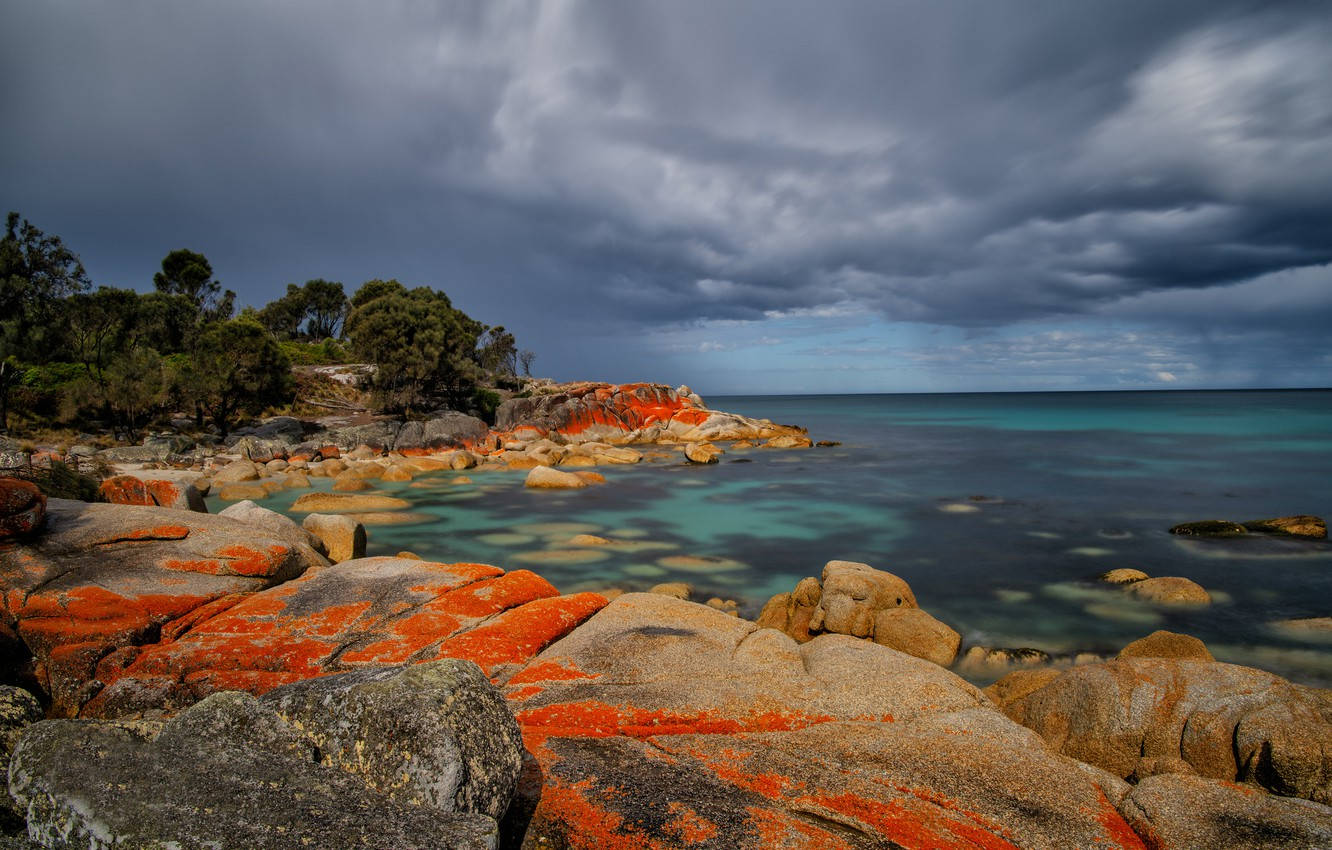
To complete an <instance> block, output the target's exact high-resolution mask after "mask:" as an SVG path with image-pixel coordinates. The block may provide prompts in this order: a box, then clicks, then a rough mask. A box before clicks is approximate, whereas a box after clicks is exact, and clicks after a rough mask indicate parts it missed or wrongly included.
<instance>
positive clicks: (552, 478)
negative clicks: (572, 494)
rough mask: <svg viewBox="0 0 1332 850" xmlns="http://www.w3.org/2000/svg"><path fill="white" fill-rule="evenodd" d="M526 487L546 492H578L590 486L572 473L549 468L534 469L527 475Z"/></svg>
mask: <svg viewBox="0 0 1332 850" xmlns="http://www.w3.org/2000/svg"><path fill="white" fill-rule="evenodd" d="M524 484H525V486H527V487H532V488H537V489H545V490H577V489H580V488H582V487H586V486H588V483H587V481H585V480H583V479H582V478H580V477H579V476H577V475H575V474H574V473H572V472H561V471H559V470H558V469H552V468H550V467H548V466H537V467H533V468H532V471H531V472H529V473H527V481H526V482H524Z"/></svg>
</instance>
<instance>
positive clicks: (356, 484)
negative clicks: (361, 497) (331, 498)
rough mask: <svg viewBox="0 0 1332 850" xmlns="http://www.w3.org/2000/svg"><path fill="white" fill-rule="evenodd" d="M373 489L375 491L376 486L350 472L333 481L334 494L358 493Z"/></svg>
mask: <svg viewBox="0 0 1332 850" xmlns="http://www.w3.org/2000/svg"><path fill="white" fill-rule="evenodd" d="M373 489H375V485H373V484H371V483H370V482H369V481H367V480H366V479H365V478H364V477H363V476H360V475H357V474H355V472H352V471H350V470H349V471H347V472H344V473H342V474H341V475H339V476H338V477H337V478H334V479H333V492H335V493H356V492H359V491H362V490H373Z"/></svg>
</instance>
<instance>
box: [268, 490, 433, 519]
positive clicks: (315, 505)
mask: <svg viewBox="0 0 1332 850" xmlns="http://www.w3.org/2000/svg"><path fill="white" fill-rule="evenodd" d="M411 506H412V505H411V502H408V501H407V500H406V499H399V498H397V497H396V496H379V495H369V494H361V493H306V494H305V495H303V496H301V497H300V498H298V499H297V500H296V501H295V503H293V504H292V506H291V511H292V513H298V514H300V513H312V512H314V513H321V514H341V513H358V512H360V511H398V510H403V509H405V508H410V507H411Z"/></svg>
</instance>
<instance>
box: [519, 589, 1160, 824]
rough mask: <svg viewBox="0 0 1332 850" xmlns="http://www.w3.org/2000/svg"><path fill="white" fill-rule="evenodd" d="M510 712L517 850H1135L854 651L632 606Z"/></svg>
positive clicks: (880, 661)
mask: <svg viewBox="0 0 1332 850" xmlns="http://www.w3.org/2000/svg"><path fill="white" fill-rule="evenodd" d="M608 647H614V650H613V651H607V648H608ZM505 692H506V694H507V696H508V698H509V701H510V705H511V706H512V707H513V709H514V712H515V716H516V717H517V719H518V723H519V726H520V727H521V728H522V729H523V735H524V739H525V741H526V743H527V746H528V749H529V751H530V752H531V753H532V754H533V756H534V757H535V759H536V761H537V764H538V766H539V768H540V770H539V773H538V772H535V771H534V774H533V775H534V777H539V787H538V785H537V783H536V782H534V783H533V786H532V787H531V788H530V789H528V790H526V793H525V792H524V790H523V789H522V788H521V786H520V792H519V798H518V799H516V800H515V802H514V804H513V806H512V808H511V815H510V819H509V822H508V823H509V826H510V827H511V828H515V829H521V830H523V831H525V840H524V846H528V847H540V846H552V847H567V846H587V847H594V846H605V847H613V846H626V847H628V846H633V847H654V848H661V850H666V848H686V847H699V846H717V847H727V848H740V849H741V850H757V848H765V850H766V848H774V847H855V848H865V849H866V850H868V848H878V847H893V846H901V847H962V846H973V847H976V846H979V847H985V846H993V847H1004V846H1012V845H1011V843H1010V842H1014V841H1019V842H1020V844H1021V846H1023V847H1031V848H1064V847H1092V846H1106V847H1135V848H1136V847H1141V843H1140V841H1139V840H1138V838H1137V836H1135V835H1133V833H1132V832H1131V831H1129V830H1128V827H1127V825H1126V824H1124V822H1123V820H1122V819H1121V818H1120V817H1119V815H1118V813H1117V812H1116V811H1115V809H1114V807H1113V805H1112V804H1111V803H1110V802H1109V801H1108V800H1107V799H1106V797H1105V794H1104V792H1103V791H1102V790H1101V787H1100V785H1098V784H1097V782H1096V780H1095V778H1094V777H1093V776H1092V774H1090V773H1088V772H1085V771H1084V770H1083V769H1081V768H1079V767H1078V766H1077V765H1076V763H1074V762H1072V761H1070V760H1067V759H1063V758H1060V757H1057V756H1055V755H1053V754H1052V753H1051V752H1050V751H1049V750H1048V749H1047V748H1046V747H1045V746H1044V745H1043V744H1042V742H1041V741H1040V739H1039V738H1037V737H1036V736H1034V735H1032V734H1030V733H1029V732H1027V731H1026V730H1023V729H1021V728H1020V727H1018V726H1016V725H1015V724H1013V723H1011V722H1010V721H1008V720H1007V719H1006V718H1004V717H1003V716H1002V715H1001V714H999V713H998V712H997V711H995V710H994V709H993V708H991V707H990V706H989V703H988V701H987V700H986V699H985V698H984V697H983V696H982V695H981V694H980V693H979V692H978V691H977V690H976V689H975V688H973V687H972V686H970V685H968V684H966V683H965V682H964V681H962V680H961V679H959V678H957V677H956V676H954V675H953V674H951V673H949V672H948V671H946V670H944V669H942V668H940V667H939V666H937V665H934V664H931V663H929V662H926V661H923V660H921V659H916V658H912V657H911V656H909V655H906V654H904V653H900V652H896V651H894V650H891V649H888V648H887V647H883V646H877V645H875V644H873V643H870V642H867V641H861V640H855V639H853V638H850V637H847V636H842V635H823V636H819V637H816V638H815V639H813V640H811V641H810V642H808V643H805V644H797V643H795V642H794V641H793V640H791V639H790V638H788V637H786V636H785V635H782V634H780V633H778V632H776V631H773V630H771V629H759V628H757V627H756V626H755V625H754V624H752V623H747V622H745V621H743V620H738V619H736V618H734V617H730V616H727V615H726V614H723V613H721V612H719V611H714V610H712V609H710V608H707V607H705V606H702V605H695V604H692V603H688V602H682V601H679V600H675V599H671V598H669V597H665V596H660V595H656V594H641V593H627V594H625V595H623V596H621V597H619V598H618V599H616V600H615V601H614V602H612V603H611V604H610V605H609V606H607V607H606V608H605V609H603V610H602V611H601V612H600V613H598V614H597V615H596V616H594V617H593V618H592V619H590V620H588V621H587V622H586V623H585V624H583V626H581V627H580V628H578V629H576V630H575V631H574V632H572V633H571V634H570V635H569V636H568V637H566V638H565V639H563V640H561V641H560V642H558V643H556V644H554V645H553V646H551V647H550V648H548V649H547V650H546V651H545V652H543V653H542V654H541V655H540V656H538V657H537V658H536V659H534V660H533V661H532V662H531V663H530V664H529V665H528V666H527V667H526V668H525V669H523V670H521V671H519V672H518V673H516V674H514V675H513V676H512V677H511V678H510V679H509V682H508V685H507V687H506V689H505ZM1017 837H1020V839H1019V838H1017Z"/></svg>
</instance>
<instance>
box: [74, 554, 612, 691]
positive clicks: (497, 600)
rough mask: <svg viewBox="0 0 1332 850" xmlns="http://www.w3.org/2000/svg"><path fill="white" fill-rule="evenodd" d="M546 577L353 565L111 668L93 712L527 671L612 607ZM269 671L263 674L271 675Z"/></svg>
mask: <svg viewBox="0 0 1332 850" xmlns="http://www.w3.org/2000/svg"><path fill="white" fill-rule="evenodd" d="M555 593H556V590H555V588H554V587H553V586H552V585H551V584H550V583H549V582H547V581H546V580H545V579H542V578H541V577H540V576H538V575H536V574H535V573H531V572H528V571H527V570H515V571H514V572H511V573H504V572H503V571H501V570H499V569H497V568H495V567H491V566H487V565H484V564H437V563H431V562H427V561H416V560H409V559H399V558H364V559H359V560H353V561H345V562H343V563H342V564H339V565H338V566H337V567H336V568H331V569H327V570H319V571H312V572H309V573H307V574H306V575H304V576H302V577H301V578H299V579H296V580H294V581H290V582H287V583H285V584H283V585H280V586H278V587H274V588H271V589H269V590H266V591H262V592H259V593H254V594H250V595H248V596H246V597H245V598H243V599H240V600H238V601H236V602H235V603H234V604H231V605H228V606H226V607H225V609H224V610H221V611H220V612H219V613H218V614H216V616H213V617H211V618H209V619H206V620H203V621H202V622H193V621H191V623H190V625H189V628H188V630H187V631H184V632H182V633H180V634H179V636H178V637H176V639H175V640H172V641H167V642H163V643H160V644H157V645H154V646H148V647H145V648H144V650H143V651H142V652H141V653H140V654H139V655H138V656H137V657H135V658H134V659H133V660H131V661H130V662H129V663H128V664H126V665H124V666H123V667H121V668H119V669H116V670H109V671H108V675H109V676H111V677H112V678H111V680H110V681H109V682H108V686H107V688H106V689H105V690H104V691H103V692H102V694H101V695H99V697H98V698H97V699H96V700H94V701H93V702H91V703H89V705H88V708H87V711H85V714H86V715H88V716H99V715H105V716H119V715H125V714H133V713H136V712H139V711H143V710H146V709H147V708H149V707H150V705H151V701H153V700H157V701H159V702H160V701H161V700H162V696H161V695H162V694H167V695H169V699H168V703H169V704H168V705H167V706H166V707H167V708H168V710H174V709H176V708H180V707H184V706H185V705H188V704H189V703H191V702H194V701H197V700H199V699H202V698H203V697H205V696H207V695H208V694H210V693H212V692H214V691H216V690H226V689H240V690H246V691H250V692H251V693H262V692H263V691H264V690H266V689H268V688H270V687H275V686H276V685H278V684H283V683H284V682H286V681H297V680H299V679H306V678H311V677H315V676H323V675H329V674H332V673H338V672H342V671H345V670H351V669H357V668H362V667H366V666H379V665H385V666H387V665H394V666H396V665H399V664H405V663H413V662H421V661H427V660H431V659H434V658H442V657H456V658H468V659H471V660H473V661H475V662H476V663H477V664H479V665H480V666H481V667H482V669H484V670H486V671H487V672H490V671H492V670H494V669H495V668H496V667H498V666H500V665H504V664H520V663H523V662H526V661H528V660H530V659H531V658H532V656H533V655H535V654H536V653H537V652H539V651H541V650H542V649H544V648H545V647H546V646H547V645H549V644H551V643H553V642H554V641H556V640H558V639H559V638H560V637H562V636H563V635H565V634H567V633H568V631H569V630H571V629H572V628H573V627H574V626H575V625H577V624H578V623H581V622H582V621H583V620H585V619H586V618H587V617H589V616H591V615H592V614H593V613H595V612H596V611H597V610H599V609H600V608H601V607H602V606H604V605H605V604H606V601H605V599H604V598H602V597H600V596H597V595H596V594H578V595H577V596H571V597H556V596H555V595H554V594H555ZM261 674H262V675H261Z"/></svg>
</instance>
